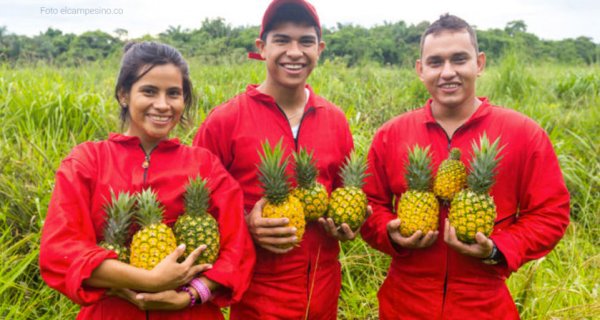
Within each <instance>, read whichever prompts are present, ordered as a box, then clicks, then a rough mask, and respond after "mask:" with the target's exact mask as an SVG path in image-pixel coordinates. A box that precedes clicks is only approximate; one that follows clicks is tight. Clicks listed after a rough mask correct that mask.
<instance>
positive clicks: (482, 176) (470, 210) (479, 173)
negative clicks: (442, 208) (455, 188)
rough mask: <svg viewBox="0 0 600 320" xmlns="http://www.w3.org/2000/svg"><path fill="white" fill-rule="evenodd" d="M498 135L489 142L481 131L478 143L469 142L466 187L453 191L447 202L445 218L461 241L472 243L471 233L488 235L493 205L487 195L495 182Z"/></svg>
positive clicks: (493, 214)
mask: <svg viewBox="0 0 600 320" xmlns="http://www.w3.org/2000/svg"><path fill="white" fill-rule="evenodd" d="M499 143H500V138H498V139H496V141H494V143H492V144H491V145H490V142H489V140H488V138H487V136H486V135H485V133H484V134H483V135H482V136H481V137H480V138H479V146H477V143H475V142H473V160H472V161H471V163H470V164H471V171H470V173H469V175H468V177H467V189H464V190H462V191H460V192H459V193H457V194H456V195H455V196H454V199H453V200H452V203H451V204H450V211H449V212H448V218H449V220H450V225H452V226H453V227H454V228H456V236H457V237H458V239H459V240H460V241H462V242H465V243H474V242H475V234H476V233H477V232H481V233H483V234H484V235H485V236H486V237H489V236H490V234H491V233H492V230H493V229H494V220H496V204H495V203H494V199H493V198H492V196H491V195H490V194H489V190H490V188H491V187H492V185H493V184H494V182H495V179H494V177H495V175H496V167H497V165H498V162H499V161H500V159H501V158H502V157H498V153H499V152H500V151H501V150H502V147H501V148H498V144H499Z"/></svg>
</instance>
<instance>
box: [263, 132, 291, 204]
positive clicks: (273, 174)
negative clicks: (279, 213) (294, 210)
mask: <svg viewBox="0 0 600 320" xmlns="http://www.w3.org/2000/svg"><path fill="white" fill-rule="evenodd" d="M281 146H282V140H281V139H280V140H279V142H278V143H277V144H276V145H275V147H274V148H271V145H270V144H269V141H265V142H264V143H263V144H262V154H261V153H260V152H259V156H260V161H261V162H260V164H259V165H258V171H259V172H260V176H259V177H258V180H259V181H260V183H261V184H262V188H263V191H264V195H265V198H267V201H269V202H271V203H273V204H280V203H282V202H284V201H285V200H286V199H287V197H288V195H289V193H290V183H289V182H288V176H287V174H286V171H285V170H286V168H287V165H288V158H287V157H286V158H285V159H284V160H282V158H283V150H282V147H281Z"/></svg>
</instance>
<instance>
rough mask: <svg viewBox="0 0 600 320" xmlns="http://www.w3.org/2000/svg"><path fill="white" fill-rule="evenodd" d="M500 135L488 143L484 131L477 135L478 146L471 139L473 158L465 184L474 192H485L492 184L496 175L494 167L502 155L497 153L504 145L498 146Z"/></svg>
mask: <svg viewBox="0 0 600 320" xmlns="http://www.w3.org/2000/svg"><path fill="white" fill-rule="evenodd" d="M499 143H500V137H498V138H497V139H496V140H495V141H494V143H492V144H491V145H490V141H489V140H488V138H487V135H486V134H485V132H484V133H483V134H482V135H481V137H479V146H477V143H476V142H475V141H473V143H472V148H473V159H472V160H471V162H470V165H471V172H470V173H469V176H468V177H467V185H468V186H469V188H470V189H471V190H473V192H475V193H479V194H482V193H487V192H488V191H489V190H490V188H491V187H492V185H494V182H495V179H494V177H495V176H496V167H497V165H498V162H499V161H500V160H501V159H502V156H500V157H498V153H500V151H502V149H503V148H504V146H502V147H500V148H498V144H499Z"/></svg>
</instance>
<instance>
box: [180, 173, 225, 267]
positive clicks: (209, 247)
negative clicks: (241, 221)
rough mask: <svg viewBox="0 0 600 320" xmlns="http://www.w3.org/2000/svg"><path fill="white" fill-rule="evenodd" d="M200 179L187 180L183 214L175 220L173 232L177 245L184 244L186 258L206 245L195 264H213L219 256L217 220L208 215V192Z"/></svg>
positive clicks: (204, 181)
mask: <svg viewBox="0 0 600 320" xmlns="http://www.w3.org/2000/svg"><path fill="white" fill-rule="evenodd" d="M207 183H208V181H207V180H206V179H202V178H201V177H196V179H191V178H190V180H189V183H188V185H187V187H186V189H185V214H184V215H181V216H179V218H177V222H175V226H174V228H173V231H174V232H175V238H176V239H177V243H185V245H186V247H185V254H184V257H187V256H188V255H190V254H191V253H192V251H194V250H195V249H196V248H198V247H199V246H200V245H202V244H204V245H206V249H204V251H202V253H201V254H200V256H199V257H198V260H197V263H198V264H203V263H214V262H215V261H216V260H217V257H218V256H219V248H220V243H219V241H220V236H219V225H218V224H217V220H215V218H214V217H213V216H212V215H210V213H208V205H209V200H210V190H209V189H208V186H207Z"/></svg>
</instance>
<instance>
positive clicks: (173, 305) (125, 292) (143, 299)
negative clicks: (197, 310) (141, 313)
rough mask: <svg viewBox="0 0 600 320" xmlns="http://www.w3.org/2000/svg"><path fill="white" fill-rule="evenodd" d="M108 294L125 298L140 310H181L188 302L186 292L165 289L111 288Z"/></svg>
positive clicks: (188, 297)
mask: <svg viewBox="0 0 600 320" xmlns="http://www.w3.org/2000/svg"><path fill="white" fill-rule="evenodd" d="M108 295H111V296H117V297H119V298H121V299H124V300H127V301H129V302H130V303H132V304H133V305H135V306H136V307H138V309H140V310H181V309H183V308H185V307H187V306H188V305H189V304H190V296H189V294H188V293H187V292H184V291H182V292H177V291H175V290H166V291H161V292H156V293H137V292H135V291H133V290H130V289H125V288H123V289H111V290H110V291H108Z"/></svg>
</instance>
